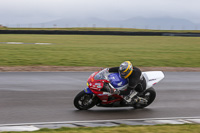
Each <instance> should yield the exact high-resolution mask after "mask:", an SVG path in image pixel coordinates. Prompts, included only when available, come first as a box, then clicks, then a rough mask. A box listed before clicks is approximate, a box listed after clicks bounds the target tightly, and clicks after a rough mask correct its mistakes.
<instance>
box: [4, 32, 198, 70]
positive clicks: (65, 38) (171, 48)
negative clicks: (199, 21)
mask: <svg viewBox="0 0 200 133" xmlns="http://www.w3.org/2000/svg"><path fill="white" fill-rule="evenodd" d="M0 42H24V43H52V45H36V44H6V43H0V66H39V65H40V66H47V65H48V66H49V65H50V66H100V67H108V66H119V64H120V63H121V62H123V61H125V60H130V61H132V63H133V64H134V65H135V66H168V67H200V38H199V37H169V36H103V35H102V36H100V35H23V34H15V35H13V34H7V35H6V34H0Z"/></svg>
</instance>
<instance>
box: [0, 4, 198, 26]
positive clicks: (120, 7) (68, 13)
mask: <svg viewBox="0 0 200 133" xmlns="http://www.w3.org/2000/svg"><path fill="white" fill-rule="evenodd" d="M0 3H1V4H0V17H1V20H0V23H1V22H7V23H8V22H10V23H11V22H12V23H16V22H20V21H23V22H35V21H38V22H39V21H40V22H44V21H49V20H53V19H58V18H76V17H82V18H84V17H85V18H88V17H97V18H103V19H107V20H109V19H111V20H113V19H127V18H131V17H137V16H142V17H161V16H170V17H178V18H185V19H189V20H192V21H199V22H200V18H199V14H200V8H199V5H200V1H199V0H190V1H189V0H0ZM37 19H38V20H37Z"/></svg>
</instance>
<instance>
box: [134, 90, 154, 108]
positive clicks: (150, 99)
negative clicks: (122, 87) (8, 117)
mask: <svg viewBox="0 0 200 133" xmlns="http://www.w3.org/2000/svg"><path fill="white" fill-rule="evenodd" d="M140 97H142V98H145V99H146V100H147V101H148V102H147V104H137V103H136V104H135V105H134V106H133V107H134V108H135V109H142V108H145V107H147V106H149V105H150V104H151V103H152V102H153V101H154V100H155V98H156V91H155V89H154V88H153V87H151V88H149V89H147V90H145V91H144V92H143V93H142V95H140Z"/></svg>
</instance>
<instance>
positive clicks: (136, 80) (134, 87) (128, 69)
mask: <svg viewBox="0 0 200 133" xmlns="http://www.w3.org/2000/svg"><path fill="white" fill-rule="evenodd" d="M108 72H109V73H116V72H119V75H120V76H121V78H124V79H127V80H128V87H127V89H125V90H117V89H114V88H112V87H111V90H112V91H111V92H112V93H113V94H117V95H123V98H124V100H125V101H126V102H127V103H130V102H131V101H132V98H133V99H134V101H135V102H143V103H144V104H145V103H146V101H145V99H143V98H140V97H138V96H137V97H136V95H137V93H139V92H142V91H143V90H144V88H146V81H145V78H144V77H143V76H142V72H141V70H140V69H139V68H137V67H134V66H133V65H132V63H131V62H130V61H125V62H123V63H121V65H120V66H119V67H112V68H109V69H108Z"/></svg>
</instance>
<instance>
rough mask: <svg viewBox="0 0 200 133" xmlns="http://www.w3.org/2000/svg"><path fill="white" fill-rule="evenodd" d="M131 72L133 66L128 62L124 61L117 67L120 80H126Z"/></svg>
mask: <svg viewBox="0 0 200 133" xmlns="http://www.w3.org/2000/svg"><path fill="white" fill-rule="evenodd" d="M132 72H133V65H132V64H131V62H130V61H125V62H123V63H122V64H121V65H120V66H119V75H120V76H121V78H124V79H126V78H128V77H129V76H130V75H131V73H132Z"/></svg>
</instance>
